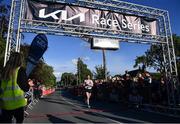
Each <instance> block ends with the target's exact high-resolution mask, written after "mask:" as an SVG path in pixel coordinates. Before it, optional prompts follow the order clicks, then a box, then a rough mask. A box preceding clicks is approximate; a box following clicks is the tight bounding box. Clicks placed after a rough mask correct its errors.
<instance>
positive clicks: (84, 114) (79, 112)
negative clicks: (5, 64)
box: [24, 90, 180, 123]
mask: <svg viewBox="0 0 180 124" xmlns="http://www.w3.org/2000/svg"><path fill="white" fill-rule="evenodd" d="M91 106H92V108H91V109H88V108H87V107H86V105H85V103H84V101H83V99H82V98H81V97H75V96H73V95H71V94H69V93H68V92H67V91H64V90H56V91H55V92H54V93H53V94H51V95H49V96H46V97H45V98H43V99H41V100H39V102H38V103H37V104H36V105H34V106H33V109H32V110H28V112H29V114H30V115H29V116H28V117H26V118H25V120H24V122H25V123H39V122H40V123H155V122H156V123H157V122H159V123H165V122H166V123H167V122H168V123H172V122H176V123H178V122H180V118H177V117H170V116H165V115H160V114H155V113H149V112H145V111H141V110H135V109H125V108H123V107H122V106H121V105H120V104H117V103H110V102H104V101H103V102H102V101H93V102H92V103H91Z"/></svg>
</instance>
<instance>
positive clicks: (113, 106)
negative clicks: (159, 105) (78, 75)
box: [61, 90, 180, 123]
mask: <svg viewBox="0 0 180 124" xmlns="http://www.w3.org/2000/svg"><path fill="white" fill-rule="evenodd" d="M61 95H62V96H63V97H65V98H67V99H70V100H74V101H77V102H78V103H80V104H82V105H84V98H83V97H82V96H73V95H72V94H70V93H69V92H68V91H64V90H62V91H61ZM91 106H92V109H97V110H102V111H103V112H108V113H110V114H112V115H114V116H107V115H104V114H102V113H97V112H96V113H95V112H86V114H90V115H93V116H99V117H106V118H110V119H113V120H116V121H120V122H125V123H127V122H128V123H131V122H136V121H134V120H139V121H141V120H142V122H143V121H145V122H146V121H147V122H153V123H170V122H173V123H177V122H180V118H176V117H169V116H165V115H160V114H156V113H150V112H143V111H141V110H140V109H128V108H124V106H123V105H122V104H120V103H111V102H108V101H91ZM75 111H78V110H75ZM116 117H117V118H116Z"/></svg>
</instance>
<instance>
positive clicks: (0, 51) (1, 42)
mask: <svg viewBox="0 0 180 124" xmlns="http://www.w3.org/2000/svg"><path fill="white" fill-rule="evenodd" d="M5 47H6V42H5V39H3V38H2V37H0V73H1V71H2V68H3V64H4V54H5Z"/></svg>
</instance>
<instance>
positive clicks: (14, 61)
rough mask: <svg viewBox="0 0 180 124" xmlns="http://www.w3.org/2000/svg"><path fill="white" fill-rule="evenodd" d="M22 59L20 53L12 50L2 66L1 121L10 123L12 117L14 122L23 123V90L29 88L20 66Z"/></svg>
mask: <svg viewBox="0 0 180 124" xmlns="http://www.w3.org/2000/svg"><path fill="white" fill-rule="evenodd" d="M22 60H23V58H22V55H21V54H20V53H17V52H14V53H12V54H11V56H10V58H9V60H8V62H7V63H6V66H5V67H4V68H3V72H2V80H1V84H0V89H1V92H0V99H1V100H0V105H1V108H2V122H3V123H11V122H12V118H13V117H14V118H15V119H16V123H23V120H24V107H25V106H26V104H27V103H26V100H25V97H24V91H25V92H27V91H28V90H29V85H28V82H27V81H28V80H27V76H26V72H25V69H24V68H22V62H23V61H22Z"/></svg>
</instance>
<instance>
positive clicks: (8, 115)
mask: <svg viewBox="0 0 180 124" xmlns="http://www.w3.org/2000/svg"><path fill="white" fill-rule="evenodd" d="M13 117H14V118H15V119H16V123H23V120H24V107H21V108H18V109H15V110H3V109H2V120H1V121H2V123H12V118H13Z"/></svg>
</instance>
